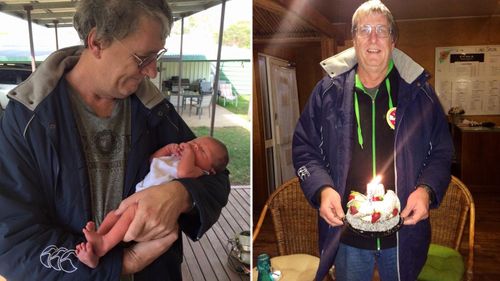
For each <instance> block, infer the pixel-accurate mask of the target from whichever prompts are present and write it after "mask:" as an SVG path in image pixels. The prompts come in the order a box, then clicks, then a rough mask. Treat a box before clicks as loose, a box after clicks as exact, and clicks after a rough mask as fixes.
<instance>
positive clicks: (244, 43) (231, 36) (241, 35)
mask: <svg viewBox="0 0 500 281" xmlns="http://www.w3.org/2000/svg"><path fill="white" fill-rule="evenodd" d="M214 38H215V40H218V39H219V33H218V32H216V33H214ZM222 45H225V46H234V47H239V48H247V49H248V48H250V21H247V20H245V21H238V22H236V23H234V24H232V25H230V26H228V27H227V28H226V29H225V30H224V39H223V40H222Z"/></svg>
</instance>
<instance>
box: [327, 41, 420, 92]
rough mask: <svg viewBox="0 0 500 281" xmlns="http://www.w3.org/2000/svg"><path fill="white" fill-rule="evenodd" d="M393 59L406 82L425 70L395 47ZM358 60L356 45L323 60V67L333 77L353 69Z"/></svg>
mask: <svg viewBox="0 0 500 281" xmlns="http://www.w3.org/2000/svg"><path fill="white" fill-rule="evenodd" d="M392 59H393V61H394V66H395V67H396V68H397V69H398V72H399V73H400V75H401V78H403V80H405V81H406V83H408V84H411V83H413V82H414V81H415V80H416V79H417V77H418V76H419V75H421V74H422V72H424V68H423V67H422V66H420V65H419V64H418V63H416V62H415V61H414V60H413V59H412V58H410V57H409V56H408V55H406V54H405V53H403V52H402V51H401V50H399V49H396V48H394V50H393V51H392ZM357 63H358V60H357V58H356V52H355V50H354V47H352V48H349V49H347V50H345V51H342V52H340V53H338V54H336V55H334V56H332V57H329V58H327V59H325V60H323V61H322V62H321V63H320V64H321V67H323V69H324V70H325V71H326V73H328V75H329V76H330V77H331V78H333V77H335V76H338V75H340V74H343V73H345V72H347V71H349V70H350V69H352V68H353V67H354V66H355V65H356V64H357Z"/></svg>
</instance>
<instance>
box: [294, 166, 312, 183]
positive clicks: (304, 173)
mask: <svg viewBox="0 0 500 281" xmlns="http://www.w3.org/2000/svg"><path fill="white" fill-rule="evenodd" d="M310 175H311V174H310V173H309V171H308V170H307V168H306V166H302V167H300V168H299V169H298V170H297V176H298V177H299V178H300V180H301V181H304V180H305V179H307V178H308V177H309V176H310Z"/></svg>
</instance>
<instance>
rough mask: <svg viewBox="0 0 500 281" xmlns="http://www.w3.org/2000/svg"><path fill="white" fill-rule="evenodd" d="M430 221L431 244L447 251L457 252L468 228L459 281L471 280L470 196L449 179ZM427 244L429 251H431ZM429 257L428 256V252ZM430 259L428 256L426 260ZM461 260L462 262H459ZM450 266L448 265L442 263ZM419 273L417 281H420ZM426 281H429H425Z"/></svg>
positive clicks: (471, 233) (471, 206)
mask: <svg viewBox="0 0 500 281" xmlns="http://www.w3.org/2000/svg"><path fill="white" fill-rule="evenodd" d="M430 220H431V226H432V242H431V243H432V244H435V245H441V246H444V247H448V248H451V249H453V250H455V251H457V252H458V250H459V248H460V243H461V242H462V237H463V234H464V229H465V225H466V222H467V220H468V222H469V224H468V226H469V230H468V234H469V237H468V238H469V239H468V247H467V257H466V259H465V261H464V268H465V272H464V276H463V277H462V279H461V280H472V276H473V271H472V270H473V263H474V223H475V208H474V200H473V199H472V195H471V193H470V192H469V190H468V189H467V187H466V186H465V184H464V183H462V182H461V181H460V180H459V179H458V178H456V177H454V176H452V178H451V182H450V185H449V187H448V190H447V192H446V195H445V196H444V198H443V201H442V202H441V205H440V206H439V208H437V209H433V210H431V211H430ZM432 244H431V248H432ZM429 253H430V252H429ZM429 257H430V256H429ZM460 260H462V259H460ZM431 262H432V261H429V259H428V262H427V263H426V264H425V266H424V270H423V271H422V273H424V272H425V270H426V267H429V266H431V264H430V263H431ZM444 264H447V265H449V264H451V263H446V262H445V263H444ZM422 273H421V275H420V276H419V280H422V278H421V277H422ZM433 278H437V279H435V280H441V279H440V277H438V276H436V275H435V274H433ZM427 280H430V279H427Z"/></svg>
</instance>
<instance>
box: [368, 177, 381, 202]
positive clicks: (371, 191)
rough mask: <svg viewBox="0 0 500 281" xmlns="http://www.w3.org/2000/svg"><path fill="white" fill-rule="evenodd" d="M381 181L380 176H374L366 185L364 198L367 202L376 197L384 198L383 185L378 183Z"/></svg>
mask: <svg viewBox="0 0 500 281" xmlns="http://www.w3.org/2000/svg"><path fill="white" fill-rule="evenodd" d="M381 180H382V177H381V176H376V177H375V178H374V179H373V180H372V181H371V182H369V183H368V184H367V185H366V196H367V197H368V200H372V199H373V198H374V197H376V196H384V193H385V192H384V185H383V184H381V183H380V181H381Z"/></svg>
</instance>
